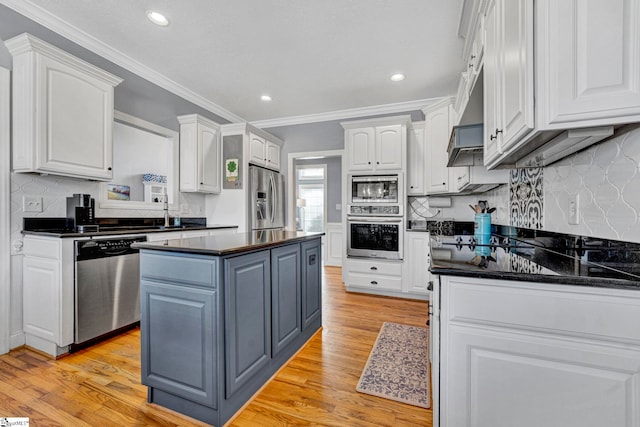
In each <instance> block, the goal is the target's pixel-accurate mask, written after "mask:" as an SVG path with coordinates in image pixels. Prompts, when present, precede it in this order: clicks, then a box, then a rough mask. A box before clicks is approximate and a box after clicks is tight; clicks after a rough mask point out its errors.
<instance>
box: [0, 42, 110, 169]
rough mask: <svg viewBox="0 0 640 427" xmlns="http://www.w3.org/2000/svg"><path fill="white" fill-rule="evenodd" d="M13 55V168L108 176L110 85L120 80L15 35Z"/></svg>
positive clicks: (49, 47) (56, 49) (45, 44)
mask: <svg viewBox="0 0 640 427" xmlns="http://www.w3.org/2000/svg"><path fill="white" fill-rule="evenodd" d="M5 45H6V46H7V48H8V49H9V51H10V52H11V54H12V55H13V107H12V114H13V170H14V171H15V172H39V173H46V174H52V175H63V176H71V177H76V178H87V179H95V180H104V181H107V180H110V179H111V177H112V175H113V172H112V166H113V164H112V161H113V139H112V138H113V116H114V113H113V89H114V87H115V86H117V85H118V84H119V83H120V82H121V81H122V79H120V78H118V77H116V76H114V75H112V74H109V73H107V72H105V71H103V70H101V69H99V68H97V67H95V66H93V65H91V64H89V63H87V62H84V61H82V60H80V59H78V58H76V57H74V56H72V55H69V54H68V53H66V52H64V51H62V50H60V49H58V48H56V47H54V46H52V45H50V44H48V43H45V42H43V41H42V40H39V39H37V38H35V37H33V36H32V35H30V34H26V33H25V34H21V35H19V36H16V37H14V38H12V39H10V40H7V41H6V42H5Z"/></svg>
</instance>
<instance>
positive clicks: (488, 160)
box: [483, 1, 502, 166]
mask: <svg viewBox="0 0 640 427" xmlns="http://www.w3.org/2000/svg"><path fill="white" fill-rule="evenodd" d="M484 23H485V34H486V35H485V56H484V73H483V75H484V77H483V84H484V98H483V109H484V129H483V132H484V154H483V155H484V164H485V165H487V166H489V165H492V164H493V163H494V162H495V161H496V160H497V159H499V158H500V155H501V154H502V151H501V148H500V147H499V146H498V138H497V137H496V129H498V126H500V121H499V120H498V117H500V109H501V105H500V102H499V100H500V93H499V90H500V85H499V74H498V73H499V49H500V46H499V34H498V12H497V6H496V3H495V1H494V2H492V3H491V5H490V6H489V9H488V10H487V16H486V19H485V21H484Z"/></svg>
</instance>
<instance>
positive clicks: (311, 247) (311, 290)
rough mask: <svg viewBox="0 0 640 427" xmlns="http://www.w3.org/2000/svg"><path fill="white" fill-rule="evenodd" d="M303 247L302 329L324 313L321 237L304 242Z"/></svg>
mask: <svg viewBox="0 0 640 427" xmlns="http://www.w3.org/2000/svg"><path fill="white" fill-rule="evenodd" d="M301 248H302V330H305V329H306V328H307V327H309V326H310V325H311V324H312V323H313V322H315V321H316V320H317V319H318V318H319V317H320V316H321V313H322V279H321V276H320V267H321V265H320V260H321V258H320V257H321V256H322V255H321V254H320V239H317V240H313V241H310V242H303V243H302V244H301Z"/></svg>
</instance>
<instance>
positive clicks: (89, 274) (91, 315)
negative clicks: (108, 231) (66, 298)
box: [72, 236, 147, 350]
mask: <svg viewBox="0 0 640 427" xmlns="http://www.w3.org/2000/svg"><path fill="white" fill-rule="evenodd" d="M146 240H147V238H146V236H136V237H118V238H109V239H91V240H79V241H76V248H75V249H76V252H75V253H76V264H75V277H76V279H75V335H74V345H73V346H72V350H73V348H74V347H77V346H78V345H79V344H85V345H86V344H90V342H92V341H94V340H95V339H96V338H100V337H102V336H104V335H105V334H109V333H111V332H114V331H117V330H119V329H122V328H125V327H127V326H131V325H133V324H135V323H137V322H139V321H140V255H139V253H138V250H137V249H133V248H131V244H132V243H134V242H143V241H146Z"/></svg>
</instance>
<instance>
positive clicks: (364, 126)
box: [342, 116, 410, 172]
mask: <svg viewBox="0 0 640 427" xmlns="http://www.w3.org/2000/svg"><path fill="white" fill-rule="evenodd" d="M409 123H410V116H396V117H386V118H383V119H371V120H359V121H355V122H344V123H342V126H343V127H344V128H345V150H346V152H347V169H348V170H349V171H355V172H358V171H369V172H376V171H393V170H395V171H404V168H405V162H406V160H405V159H406V155H407V125H408V124H409Z"/></svg>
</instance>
